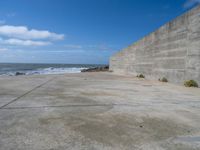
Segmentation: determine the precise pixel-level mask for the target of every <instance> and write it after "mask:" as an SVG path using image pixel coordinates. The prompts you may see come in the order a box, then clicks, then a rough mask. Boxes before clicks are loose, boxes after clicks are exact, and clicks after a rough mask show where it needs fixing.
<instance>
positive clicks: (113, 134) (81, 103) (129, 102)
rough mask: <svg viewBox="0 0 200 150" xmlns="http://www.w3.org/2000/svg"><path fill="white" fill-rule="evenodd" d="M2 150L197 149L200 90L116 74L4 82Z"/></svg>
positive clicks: (0, 92) (0, 127) (0, 96)
mask: <svg viewBox="0 0 200 150" xmlns="http://www.w3.org/2000/svg"><path fill="white" fill-rule="evenodd" d="M0 105H1V106H0V107H1V108H0V149H1V150H68V149H69V150H71V149H75V150H76V149H77V150H79V149H82V150H95V149H96V150H111V149H113V150H133V149H134V150H199V149H200V124H199V122H200V91H199V89H195V88H185V87H181V86H176V85H171V84H165V83H160V82H157V81H148V80H142V79H141V80H139V79H137V78H132V77H123V76H116V75H113V74H112V73H81V74H68V75H56V76H54V75H51V76H50V75H47V76H21V77H20V76H19V77H1V78H0Z"/></svg>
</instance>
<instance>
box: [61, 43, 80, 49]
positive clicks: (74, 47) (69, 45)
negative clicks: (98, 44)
mask: <svg viewBox="0 0 200 150" xmlns="http://www.w3.org/2000/svg"><path fill="white" fill-rule="evenodd" d="M64 47H65V48H67V49H82V48H83V46H81V45H71V44H68V45H65V46H64Z"/></svg>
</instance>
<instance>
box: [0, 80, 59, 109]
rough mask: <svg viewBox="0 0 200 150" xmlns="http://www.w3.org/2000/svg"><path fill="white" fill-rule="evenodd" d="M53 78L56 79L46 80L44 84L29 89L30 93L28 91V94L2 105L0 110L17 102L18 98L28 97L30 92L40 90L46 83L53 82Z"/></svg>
mask: <svg viewBox="0 0 200 150" xmlns="http://www.w3.org/2000/svg"><path fill="white" fill-rule="evenodd" d="M55 78H56V77H54V78H51V79H49V80H47V81H46V82H44V83H42V84H40V85H38V86H36V87H34V88H33V89H31V90H30V91H28V92H26V93H24V94H22V95H21V96H19V97H17V98H15V99H13V100H11V101H10V102H8V103H6V104H5V105H3V106H1V107H0V109H3V108H5V107H6V106H8V105H10V104H11V103H14V102H15V101H17V100H19V99H20V98H22V97H24V96H26V95H28V94H29V93H31V92H33V91H35V90H36V89H38V88H40V87H42V86H44V85H45V84H47V83H49V82H51V81H53V80H54V79H55Z"/></svg>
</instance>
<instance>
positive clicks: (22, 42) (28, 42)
mask: <svg viewBox="0 0 200 150" xmlns="http://www.w3.org/2000/svg"><path fill="white" fill-rule="evenodd" d="M0 41H1V43H3V44H8V45H18V46H46V45H50V44H51V42H46V41H32V40H20V39H7V40H0Z"/></svg>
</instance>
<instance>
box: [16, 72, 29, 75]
mask: <svg viewBox="0 0 200 150" xmlns="http://www.w3.org/2000/svg"><path fill="white" fill-rule="evenodd" d="M15 75H16V76H21V75H26V74H25V73H23V72H16V73H15Z"/></svg>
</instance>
